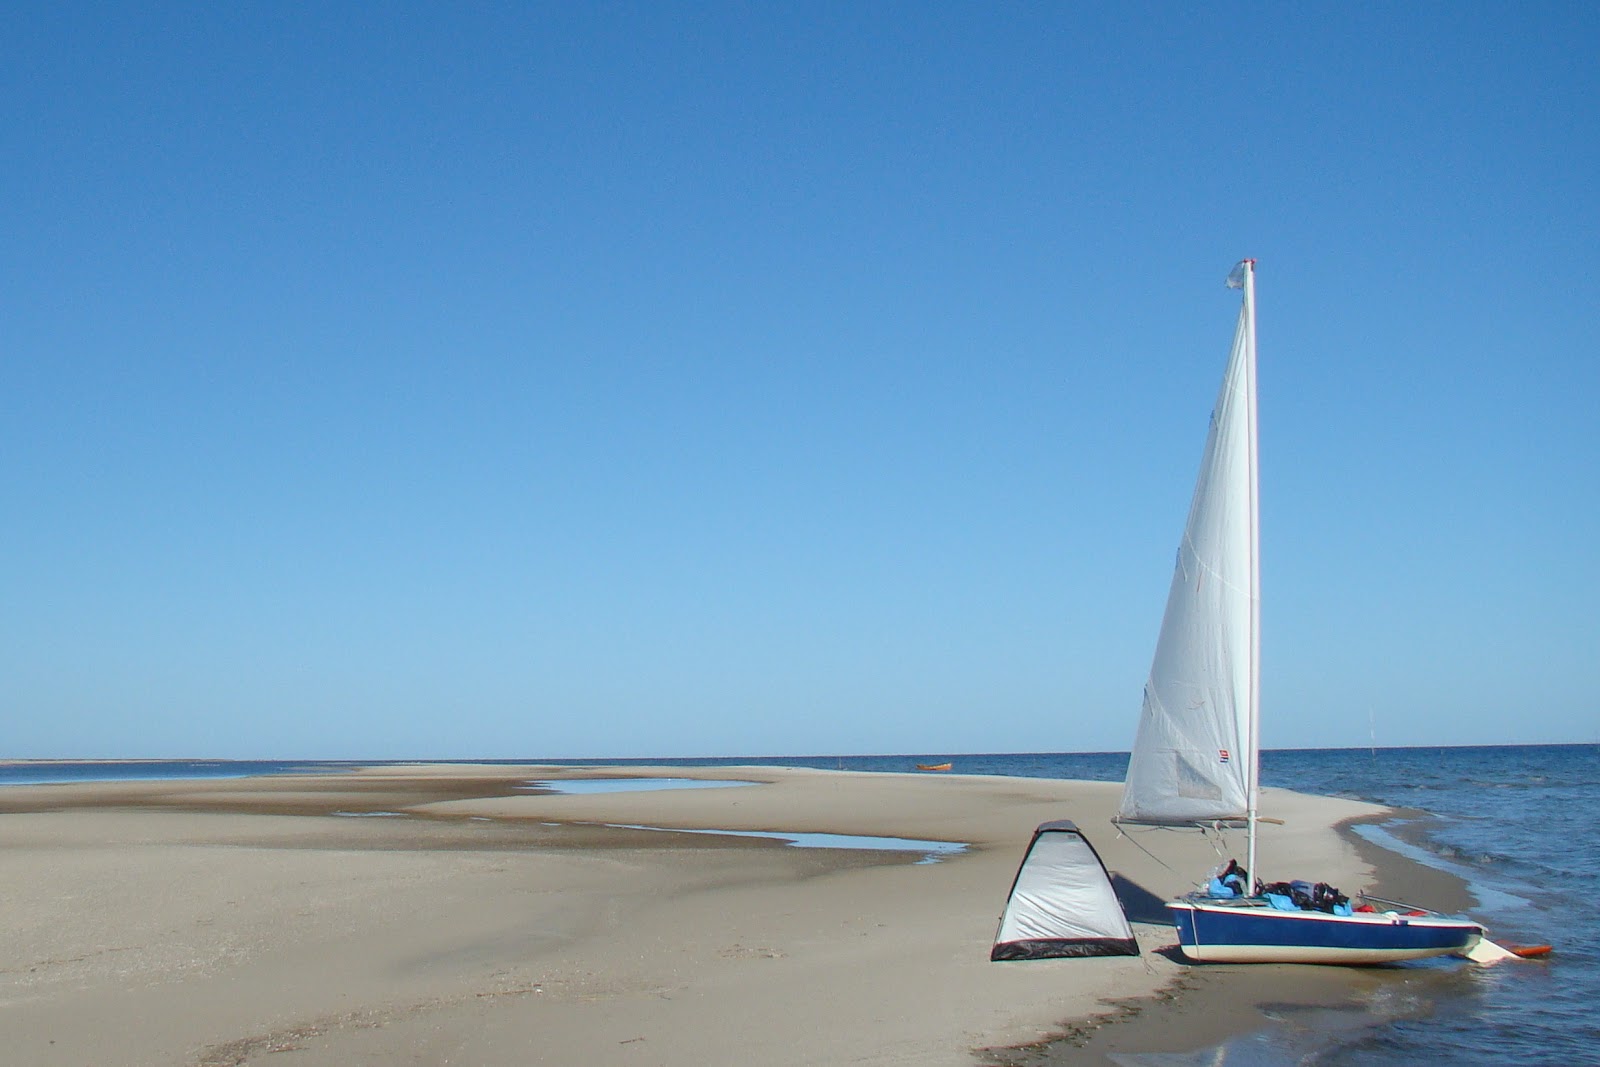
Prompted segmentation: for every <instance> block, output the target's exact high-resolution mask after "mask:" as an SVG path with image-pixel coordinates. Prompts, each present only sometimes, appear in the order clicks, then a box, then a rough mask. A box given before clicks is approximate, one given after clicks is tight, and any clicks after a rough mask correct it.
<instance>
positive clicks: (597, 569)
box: [0, 0, 1600, 759]
mask: <svg viewBox="0 0 1600 1067" xmlns="http://www.w3.org/2000/svg"><path fill="white" fill-rule="evenodd" d="M0 34H3V36H4V39H5V40H6V41H7V42H8V46H7V48H6V49H5V54H4V56H3V57H0V93H3V95H4V98H5V100H6V101H7V105H6V107H5V108H4V109H0V146H3V150H4V159H5V163H4V166H0V234H3V251H0V272H3V273H0V309H3V310H0V315H3V324H0V373H3V378H0V396H3V398H4V410H3V416H0V492H3V494H4V499H5V506H4V508H3V509H0V589H3V590H4V595H3V600H0V679H3V681H0V715H3V721H4V722H5V724H6V726H5V729H4V731H3V732H0V737H3V740H0V756H9V757H32V758H52V757H59V758H79V757H83V758H89V757H95V758H141V757H185V758H187V757H219V758H327V759H363V758H370V759H379V758H390V759H409V758H453V759H471V758H493V759H520V758H530V759H533V758H551V759H555V758H573V757H606V756H615V757H652V756H660V757H672V756H731V755H785V754H789V755H810V754H832V753H852V754H853V753H924V752H926V753H961V752H1019V751H1052V752H1053V751H1125V750H1126V749H1127V748H1128V746H1129V745H1130V744H1131V743H1132V738H1133V733H1134V730H1135V727H1136V724H1137V719H1138V714H1139V707H1140V699H1141V692H1142V689H1143V685H1144V681H1145V676H1146V674H1147V673H1148V670H1149V664H1150V657H1151V654H1152V652H1153V649H1154V643H1155V638H1156V633H1157V630H1158V628H1159V625H1160V621H1161V614H1162V609H1163V606H1164V604H1165V598H1166V590H1167V584H1168V582H1169V580H1170V576H1171V568H1172V561H1173V558H1174V552H1175V550H1176V546H1177V540H1178V536H1179V534H1180V532H1181V529H1182V525H1183V520H1184V516H1185V514H1186V512H1187V508H1188V498H1189V493H1190V491H1191V489H1192V487H1193V482H1194V477H1195V473H1196V468H1197V465H1198V462H1199V456H1200V450H1201V446H1202V444H1203V441H1204V436H1205V429H1206V422H1207V419H1208V417H1209V412H1210V406H1211V402H1212V400H1213V399H1214V398H1215V395H1216V389H1217V384H1218V381H1219V380H1220V376H1221V373H1222V367H1223V364H1224V362H1225V360H1226V357H1227V349H1228V344H1229V341H1230V339H1231V336H1232V330H1233V324H1234V321H1235V318H1236V317H1237V314H1238V295H1237V294H1236V293H1233V292H1230V291H1229V290H1227V289H1226V288H1225V287H1224V285H1223V279H1224V277H1225V276H1226V275H1227V273H1228V270H1229V269H1230V268H1231V267H1232V265H1233V264H1234V263H1235V262H1236V261H1237V260H1238V259H1240V258H1241V257H1244V256H1250V257H1254V258H1255V259H1257V261H1258V263H1259V268H1258V280H1257V287H1258V289H1257V291H1258V318H1259V330H1260V361H1261V362H1260V392H1261V401H1260V403H1261V434H1262V446H1261V447H1262V457H1263V458H1262V473H1261V481H1262V496H1263V503H1262V542H1263V560H1262V580H1263V630H1264V634H1263V657H1264V659H1263V669H1262V671H1263V681H1262V685H1263V695H1264V725H1263V740H1264V744H1265V745H1266V746H1267V747H1269V748H1288V747H1339V746H1366V745H1368V744H1369V743H1377V744H1380V745H1411V744H1417V745H1435V744H1514V743H1543V742H1595V741H1600V700H1597V697H1596V695H1595V694H1596V689H1595V686H1594V684H1593V676H1594V671H1595V666H1596V663H1597V661H1600V625H1597V622H1596V616H1595V611H1594V605H1595V604H1596V603H1597V601H1600V564H1597V551H1596V544H1597V542H1600V418H1597V415H1596V412H1597V410H1600V409H1597V404H1596V399H1595V398H1596V396H1597V395H1600V369H1597V364H1600V360H1597V356H1600V351H1597V341H1596V338H1597V336H1600V207H1597V204H1600V195H1597V192H1596V189H1597V187H1600V65H1597V64H1596V63H1595V61H1594V57H1595V55H1596V54H1597V52H1600V7H1597V6H1595V5H1593V4H1584V3H1573V4H1560V3H1538V2H1536V3H1530V4H1519V5H1506V4H1480V3H1463V4H1448V5H1446V4H1410V3H1404V4H1388V3H1376V4H1363V5H1359V6H1358V7H1354V8H1352V7H1351V6H1350V5H1344V4H1306V5H1276V6H1272V5H1269V6H1267V7H1265V8H1263V7H1259V6H1258V7H1254V8H1249V9H1246V8H1241V7H1230V6H1227V5H1222V6H1218V5H1195V4H1167V3H1157V4H1145V3H1130V4H1115V5H1098V4H1059V5H1048V4H1021V3H1015V4H990V3H938V2H931V0H930V2H926V3H903V2H894V3H889V2H874V3H837V4H835V3H804V4H800V3H721V2H704V3H692V4H691V3H672V2H651V3H609V2H594V3H581V4H569V3H547V4H546V3H515V4H496V3H475V4H462V5H457V4H442V3H441V4H406V3H382V4H378V3H371V4H367V3H355V2H352V3H342V4H334V5H320V4H291V3H241V4H228V5H212V4H186V3H162V4H148V5H119V4H67V5H55V4H51V5H44V4H4V5H3V6H0Z"/></svg>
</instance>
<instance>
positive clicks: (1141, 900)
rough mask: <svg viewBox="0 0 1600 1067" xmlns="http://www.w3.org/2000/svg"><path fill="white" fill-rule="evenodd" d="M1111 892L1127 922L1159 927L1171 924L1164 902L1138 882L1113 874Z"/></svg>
mask: <svg viewBox="0 0 1600 1067" xmlns="http://www.w3.org/2000/svg"><path fill="white" fill-rule="evenodd" d="M1111 891H1112V892H1113V893H1115V894H1116V895H1117V902H1118V903H1119V904H1121V905H1122V912H1123V914H1124V915H1126V916H1127V917H1128V921H1129V922H1136V923H1156V924H1160V925H1165V924H1168V923H1170V922H1172V919H1171V917H1170V916H1168V914H1167V908H1166V902H1165V901H1164V900H1163V899H1162V898H1161V897H1158V896H1156V895H1155V894H1154V893H1152V892H1150V890H1148V889H1146V888H1145V887H1144V886H1142V885H1140V884H1139V883H1138V882H1134V881H1130V880H1129V879H1127V878H1124V877H1123V876H1122V875H1120V874H1113V875H1112V876H1111Z"/></svg>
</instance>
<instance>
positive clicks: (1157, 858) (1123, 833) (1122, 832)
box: [1112, 819, 1181, 876]
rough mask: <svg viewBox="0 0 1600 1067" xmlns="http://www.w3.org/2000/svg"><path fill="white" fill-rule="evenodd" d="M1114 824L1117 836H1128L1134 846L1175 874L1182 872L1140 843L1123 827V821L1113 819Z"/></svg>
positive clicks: (1156, 827)
mask: <svg viewBox="0 0 1600 1067" xmlns="http://www.w3.org/2000/svg"><path fill="white" fill-rule="evenodd" d="M1112 825H1113V826H1115V827H1116V828H1117V836H1118V837H1119V838H1121V837H1125V838H1127V839H1128V841H1129V842H1130V843H1131V844H1132V845H1133V847H1135V848H1137V849H1138V850H1139V851H1140V852H1143V853H1144V854H1145V855H1146V856H1149V857H1150V858H1151V859H1153V860H1155V861H1156V862H1157V863H1159V864H1161V866H1163V867H1165V868H1166V869H1167V870H1169V871H1171V872H1172V873H1173V874H1179V873H1180V872H1179V871H1178V869H1177V868H1175V867H1173V866H1172V864H1170V863H1168V862H1167V861H1166V860H1164V859H1162V858H1161V857H1160V856H1158V855H1156V854H1155V853H1154V852H1151V851H1150V850H1149V849H1147V848H1145V847H1144V846H1143V845H1141V844H1139V842H1138V840H1137V839H1136V838H1135V837H1134V836H1133V835H1132V834H1131V833H1129V832H1128V831H1126V830H1124V829H1123V828H1122V824H1121V823H1119V822H1117V821H1116V820H1115V819H1113V820H1112ZM1150 829H1152V830H1164V829H1167V827H1164V826H1152V827H1150ZM1180 876H1181V875H1180Z"/></svg>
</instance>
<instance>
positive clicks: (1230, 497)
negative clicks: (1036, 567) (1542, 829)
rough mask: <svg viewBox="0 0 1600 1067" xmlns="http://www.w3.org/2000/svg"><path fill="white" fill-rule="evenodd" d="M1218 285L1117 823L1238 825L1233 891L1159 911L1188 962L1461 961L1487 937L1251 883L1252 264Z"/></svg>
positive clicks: (1411, 915)
mask: <svg viewBox="0 0 1600 1067" xmlns="http://www.w3.org/2000/svg"><path fill="white" fill-rule="evenodd" d="M1228 286H1229V287H1230V288H1233V289H1239V290H1242V291H1243V304H1242V306H1241V307H1240V310H1239V321H1238V325H1237V326H1236V327H1235V329H1234V336H1233V346H1232V349H1231V351H1230V353H1229V356H1228V367H1227V371H1226V372H1225V373H1224V374H1223V378H1222V389H1221V392H1220V393H1219V394H1218V397H1217V404H1216V407H1215V409H1213V411H1212V414H1211V429H1210V432H1209V434H1208V435H1207V438H1206V446H1205V452H1204V455H1203V458H1202V460H1201V464H1200V475H1199V478H1198V480H1197V482H1196V484H1195V490H1194V498H1193V500H1192V501H1191V503H1190V506H1189V519H1188V522H1187V524H1186V525H1185V526H1184V531H1183V540H1182V542H1181V544H1180V546H1179V548H1178V561H1177V567H1176V570H1175V571H1174V573H1173V577H1172V586H1171V590H1170V591H1169V593H1168V597H1167V609H1166V614H1165V616H1164V617H1163V618H1162V622H1161V634H1160V637H1159V638H1158V640H1157V642H1156V652H1155V658H1154V661H1153V662H1152V664H1151V668H1150V680H1149V682H1148V683H1147V684H1146V686H1145V691H1144V709H1143V711H1142V713H1141V714H1140V718H1139V731H1138V734H1137V736H1136V738H1135V740H1134V746H1133V752H1132V755H1131V757H1130V759H1129V762H1128V773H1127V779H1126V782H1125V784H1124V786H1123V794H1122V804H1121V808H1120V810H1119V812H1118V815H1117V818H1116V822H1117V823H1118V824H1119V825H1120V824H1136V825H1137V824H1143V825H1154V826H1187V827H1201V828H1222V827H1235V828H1237V827H1240V826H1242V827H1244V828H1245V830H1246V836H1247V840H1248V845H1247V851H1246V855H1247V859H1246V861H1245V863H1246V866H1245V871H1244V872H1241V873H1242V876H1241V877H1239V878H1238V879H1237V880H1236V881H1235V886H1236V888H1230V887H1229V886H1226V885H1223V884H1221V883H1220V882H1219V881H1217V880H1213V888H1212V889H1211V890H1202V891H1200V892H1197V893H1191V894H1189V895H1188V896H1185V897H1183V898H1181V899H1178V900H1173V901H1169V902H1168V903H1167V908H1168V909H1169V910H1170V911H1171V912H1172V916H1173V924H1174V925H1175V926H1176V927H1177V931H1178V943H1179V949H1180V950H1181V951H1182V952H1183V954H1184V955H1185V956H1186V957H1188V958H1189V959H1191V960H1197V961H1205V962H1229V963H1270V962H1275V963H1346V964H1368V963H1388V962H1391V961H1396V960H1407V959H1420V958H1423V957H1428V956H1442V955H1451V954H1455V955H1466V954H1469V953H1470V952H1471V951H1472V950H1474V949H1475V948H1476V947H1477V946H1478V944H1479V942H1480V940H1481V939H1482V938H1483V928H1482V927H1481V926H1479V925H1478V924H1476V923H1473V922H1470V921H1468V920H1465V919H1459V918H1452V917H1449V916H1444V915H1440V914H1437V913H1434V912H1427V911H1423V910H1421V909H1414V908H1412V907H1410V906H1409V905H1401V906H1397V907H1390V908H1388V910H1384V911H1379V910H1377V909H1376V908H1372V907H1371V906H1370V905H1363V906H1362V908H1361V910H1352V909H1351V908H1350V907H1349V905H1348V901H1347V900H1346V901H1344V902H1343V903H1339V902H1338V899H1337V898H1336V897H1335V898H1333V901H1332V903H1331V904H1329V905H1328V906H1329V907H1330V910H1321V909H1319V908H1316V907H1312V908H1304V907H1297V906H1296V905H1295V898H1294V897H1292V896H1290V895H1287V894H1284V893H1268V892H1263V891H1262V890H1263V889H1264V888H1269V887H1264V886H1263V884H1262V883H1261V882H1260V881H1259V880H1258V881H1257V882H1256V883H1255V885H1254V886H1251V885H1249V884H1248V882H1247V879H1248V878H1249V877H1250V876H1251V875H1252V874H1254V873H1255V872H1256V871H1257V867H1256V861H1257V855H1256V830H1257V824H1258V823H1259V822H1260V821H1261V820H1262V816H1261V815H1260V812H1259V801H1260V765H1261V761H1260V751H1261V719H1260V704H1261V594H1260V590H1261V567H1260V524H1259V522H1258V492H1257V490H1258V484H1259V477H1258V466H1259V464H1258V455H1257V429H1256V310H1255V260H1253V259H1246V260H1242V261H1241V262H1240V263H1239V264H1238V265H1237V266H1236V267H1234V269H1233V271H1232V273H1230V274H1229V276H1228ZM1234 866H1236V865H1234ZM1307 888H1311V887H1309V886H1308V887H1307ZM1319 903H1320V902H1319ZM1383 903H1384V904H1389V903H1391V902H1383Z"/></svg>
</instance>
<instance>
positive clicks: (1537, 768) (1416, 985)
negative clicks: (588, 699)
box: [0, 745, 1600, 1067]
mask: <svg viewBox="0 0 1600 1067" xmlns="http://www.w3.org/2000/svg"><path fill="white" fill-rule="evenodd" d="M475 762H485V761H475ZM491 762H504V763H507V764H522V763H560V764H564V765H571V766H590V765H600V764H613V765H614V764H633V765H661V764H668V765H673V766H710V767H719V766H743V765H765V766H787V767H815V768H822V769H828V770H835V769H838V770H851V771H888V772H905V771H912V770H915V767H916V765H917V764H918V763H929V764H932V763H944V762H951V763H953V764H954V765H955V766H954V770H955V772H956V773H960V774H998V775H1009V776H1015V777H1027V778H1066V779H1077V780H1089V781H1121V780H1122V777H1123V773H1124V771H1125V770H1126V768H1127V762H1128V756H1127V753H1116V752H1103V753H1012V754H987V755H968V754H961V753H923V754H917V755H899V756H851V755H844V756H841V755H821V756H782V757H751V756H738V757H718V758H705V759H682V758H672V759H648V760H615V759H594V760H546V759H541V758H537V757H534V758H528V759H518V760H504V761H491ZM356 765H359V764H355V763H351V762H340V763H330V762H322V761H216V760H206V761H158V762H139V763H49V764H13V765H3V766H0V785H3V784H22V783H29V782H63V781H106V780H127V779H154V778H217V777H240V776H245V775H254V774H305V773H318V772H327V773H331V772H335V771H339V770H344V769H346V768H348V767H351V766H356ZM368 765H370V764H368ZM1261 776H1262V781H1263V784H1265V785H1268V786H1277V787H1282V788H1286V789H1294V790H1297V791H1299V792H1303V793H1316V794H1322V795H1326V796H1341V797H1349V798H1352V799H1357V800H1365V801H1371V802H1374V803H1378V804H1383V805H1386V806H1389V807H1395V808H1407V809H1416V810H1418V811H1420V812H1425V813H1426V817H1424V818H1420V819H1417V820H1413V821H1411V822H1408V823H1405V824H1403V825H1395V826H1392V827H1389V828H1387V829H1388V830H1390V831H1393V832H1394V834H1395V836H1392V837H1391V836H1388V835H1387V834H1386V833H1385V832H1384V830H1383V829H1380V830H1379V835H1380V836H1379V840H1380V843H1382V844H1385V845H1387V846H1390V847H1396V848H1400V849H1407V848H1410V847H1411V846H1408V845H1407V843H1406V840H1416V841H1418V842H1419V845H1420V847H1418V848H1413V849H1412V854H1413V855H1414V856H1416V857H1417V858H1420V859H1423V860H1424V861H1425V862H1429V863H1431V864H1433V865H1435V866H1439V867H1441V868H1443V869H1446V870H1449V871H1452V872H1454V873H1456V874H1459V875H1460V876H1462V877H1464V878H1465V879H1467V880H1468V882H1469V883H1470V885H1471V886H1472V888H1473V891H1474V894H1475V895H1476V896H1477V897H1478V898H1479V901H1480V903H1479V905H1478V906H1477V907H1475V908H1474V909H1473V911H1472V914H1473V915H1474V917H1476V918H1478V919H1479V920H1480V921H1482V922H1484V923H1486V924H1487V925H1488V927H1489V929H1490V934H1491V936H1492V937H1494V938H1495V939H1496V940H1500V941H1513V942H1525V943H1546V944H1554V945H1555V946H1556V951H1555V953H1554V954H1553V955H1552V956H1550V957H1548V958H1547V960H1546V961H1544V962H1538V963H1533V962H1527V963H1524V962H1511V963H1502V964H1498V965H1496V966H1493V967H1487V968H1482V967H1475V966H1472V965H1468V964H1464V963H1456V962H1451V963H1447V964H1444V965H1442V966H1438V967H1425V968H1419V969H1412V970H1405V969H1399V968H1397V969H1395V971H1394V973H1393V977H1392V980H1390V981H1387V982H1384V983H1382V987H1383V988H1382V993H1381V994H1380V998H1382V997H1387V998H1389V999H1390V1000H1392V1001H1394V1002H1395V1003H1396V1004H1398V1005H1399V1006H1398V1007H1397V1008H1395V1010H1392V1011H1390V1010H1389V1009H1387V1008H1385V1007H1383V1006H1382V1005H1377V1006H1375V1008H1374V1010H1373V1011H1372V1012H1370V1013H1365V1014H1363V1015H1362V1017H1361V1020H1360V1022H1359V1023H1357V1024H1354V1025H1350V1024H1348V1023H1343V1024H1340V1023H1334V1024H1329V1023H1327V1022H1325V1021H1324V1022H1323V1023H1322V1024H1320V1025H1318V1024H1315V1023H1313V1024H1311V1025H1309V1026H1308V1025H1307V1024H1306V1022H1305V1020H1303V1019H1302V1020H1300V1021H1298V1022H1296V1023H1295V1024H1294V1025H1292V1026H1291V1025H1285V1026H1283V1027H1279V1028H1277V1029H1275V1030H1274V1029H1271V1028H1269V1029H1268V1030H1267V1031H1263V1032H1262V1033H1260V1034H1257V1035H1254V1036H1253V1037H1251V1038H1249V1039H1241V1040H1239V1041H1235V1042H1230V1043H1229V1045H1227V1046H1224V1047H1223V1048H1221V1049H1215V1050H1208V1052H1207V1053H1206V1054H1205V1062H1207V1063H1231V1064H1253V1065H1262V1067H1277V1065H1280V1064H1301V1063H1317V1064H1326V1065H1330V1067H1365V1065H1377V1064H1382V1065H1394V1064H1402V1063H1404V1064H1410V1063H1413V1062H1417V1061H1420V1060H1422V1059H1424V1058H1426V1059H1428V1060H1433V1061H1437V1062H1443V1063H1452V1064H1470V1065H1488V1064H1503V1063H1513V1062H1520V1063H1540V1064H1544V1063H1549V1064H1558V1063H1559V1064H1597V1063H1600V1023H1597V1022H1596V1021H1595V1020H1596V1019H1597V1018H1600V1012H1597V1011H1596V1010H1595V1007H1594V1005H1596V1004H1597V1003H1600V919H1597V918H1596V902H1600V820H1597V819H1596V817H1595V814H1594V813H1595V812H1596V811H1597V810H1600V745H1540V746H1513V747H1498V748H1402V749H1394V748H1379V749H1314V750H1277V751H1269V752H1266V753H1264V754H1263V755H1262V768H1261ZM1402 838H1404V839H1406V840H1402ZM1420 903H1424V904H1425V903H1427V902H1426V901H1422V902H1420ZM1162 1062H1163V1063H1168V1062H1178V1061H1177V1060H1172V1059H1171V1058H1167V1059H1163V1060H1162ZM1183 1062H1187V1060H1184V1061H1183ZM1196 1062H1198V1061H1196Z"/></svg>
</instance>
